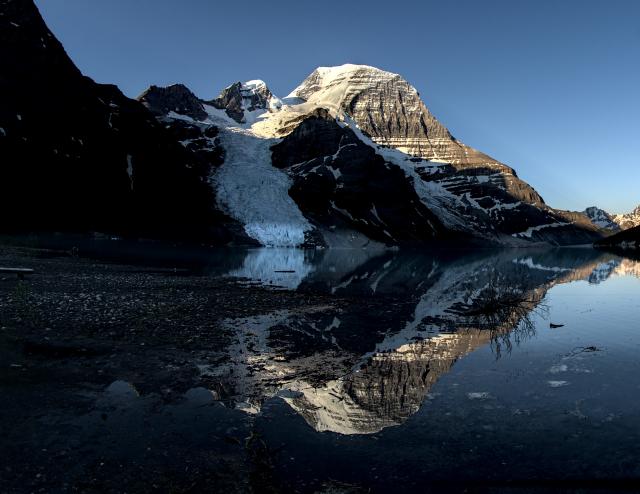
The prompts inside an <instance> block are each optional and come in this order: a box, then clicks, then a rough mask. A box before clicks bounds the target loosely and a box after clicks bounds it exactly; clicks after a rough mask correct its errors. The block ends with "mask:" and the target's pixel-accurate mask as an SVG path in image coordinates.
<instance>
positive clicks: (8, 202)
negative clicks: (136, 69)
mask: <svg viewBox="0 0 640 494" xmlns="http://www.w3.org/2000/svg"><path fill="white" fill-rule="evenodd" d="M0 13H1V14H2V15H0V41H1V43H0V53H1V54H2V56H3V60H5V64H6V67H10V69H8V70H6V71H5V74H6V75H3V76H2V77H1V78H0V163H1V164H0V177H1V179H2V180H3V183H5V184H11V187H10V188H11V191H10V193H8V194H5V195H3V196H2V197H1V198H0V201H1V202H2V205H3V206H4V207H5V211H6V210H11V211H12V212H13V214H12V215H11V217H10V218H9V219H7V220H6V221H5V223H4V229H28V230H34V229H54V230H74V231H108V232H114V233H118V234H127V235H132V236H152V237H168V238H176V239H181V240H197V241H203V242H209V243H230V242H233V243H243V244H255V245H258V244H259V245H266V246H292V247H294V246H295V247H299V246H306V247H308V246H323V247H361V246H367V245H369V246H372V245H380V246H382V245H426V244H429V245H432V244H453V245H462V246H464V245H468V246H474V245H475V246H477V245H483V246H490V245H509V246H520V245H527V244H531V243H546V244H553V245H569V244H584V243H591V242H593V241H596V240H598V239H600V238H602V237H604V236H606V235H609V234H610V233H611V232H612V231H616V230H617V228H618V229H624V228H627V227H628V226H629V225H631V224H637V223H640V210H638V209H636V211H635V212H634V213H633V214H631V215H624V217H618V216H612V215H609V214H608V213H606V212H604V211H601V210H597V208H589V209H587V211H585V212H568V211H561V210H557V209H554V208H551V207H550V206H548V205H547V204H545V202H544V200H543V199H542V197H541V196H540V195H539V194H538V193H537V192H536V191H535V190H534V189H533V188H532V187H531V186H530V185H529V184H527V183H525V182H524V181H522V180H521V179H519V178H518V176H517V174H516V172H515V171H514V170H513V168H511V167H509V166H507V165H505V164H503V163H501V162H499V161H497V160H495V159H494V158H491V157H489V156H487V155H486V154H484V153H482V152H480V151H478V150H475V149H473V148H471V147H469V146H467V145H465V144H463V143H462V142H460V141H459V140H457V139H456V138H454V137H453V136H452V135H451V133H450V132H449V131H448V130H447V128H446V127H444V126H443V125H442V124H441V123H440V122H439V121H438V120H437V119H436V118H435V117H434V116H433V115H432V114H431V112H430V111H429V110H428V108H427V107H426V106H425V104H424V103H423V101H422V100H421V98H420V96H419V94H418V92H417V91H416V89H415V88H414V87H413V86H411V85H410V84H409V83H408V82H407V81H406V80H405V79H403V78H402V77H401V76H400V75H398V74H393V73H390V72H386V71H383V70H380V69H377V68H375V67H370V66H365V65H350V64H347V65H342V66H338V67H320V68H318V69H316V70H315V71H314V72H313V73H311V74H310V75H309V76H308V77H307V78H306V79H305V80H304V81H303V82H302V83H301V84H300V85H299V86H298V87H296V89H294V90H293V91H292V92H291V94H289V95H288V96H287V97H284V98H278V97H276V96H275V95H274V94H273V93H272V92H271V91H270V89H269V88H268V86H267V84H265V83H264V82H263V81H260V80H253V81H248V82H244V83H242V82H236V83H234V84H231V85H230V86H229V87H227V88H226V89H224V90H223V91H222V92H221V93H220V95H219V96H218V97H217V98H215V99H213V100H209V101H207V100H203V99H200V98H198V97H197V96H196V95H194V94H193V93H192V92H191V91H190V90H189V89H188V88H187V87H185V86H183V85H174V86H170V87H166V88H161V87H157V86H151V87H150V88H149V89H148V90H147V91H145V92H144V93H143V94H142V95H141V96H140V97H139V98H138V101H134V100H131V99H129V98H126V97H125V96H124V95H122V93H121V92H120V91H119V90H118V89H117V88H116V87H115V86H105V85H99V84H96V83H94V82H93V81H91V80H90V79H88V78H86V77H84V76H82V74H81V73H80V72H79V71H78V69H77V68H76V67H75V66H74V65H73V63H72V62H71V60H70V59H69V58H68V56H67V55H66V53H65V52H64V49H63V48H62V46H61V45H60V43H59V42H58V41H57V40H56V39H55V38H54V37H53V35H52V34H51V32H50V31H49V30H48V29H47V27H46V25H45V24H44V22H43V21H42V19H41V17H40V14H39V12H38V10H37V8H36V7H35V5H34V4H33V2H32V0H24V1H20V2H17V1H10V0H0ZM634 222H637V223H634ZM616 226H617V228H616Z"/></svg>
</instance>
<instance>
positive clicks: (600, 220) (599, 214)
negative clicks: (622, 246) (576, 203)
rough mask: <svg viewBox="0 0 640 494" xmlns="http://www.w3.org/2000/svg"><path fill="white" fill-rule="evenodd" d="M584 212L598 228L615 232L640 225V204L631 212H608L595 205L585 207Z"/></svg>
mask: <svg viewBox="0 0 640 494" xmlns="http://www.w3.org/2000/svg"><path fill="white" fill-rule="evenodd" d="M584 213H585V214H586V215H587V216H588V217H589V219H590V220H591V222H592V223H593V224H594V225H596V226H597V227H598V228H602V229H603V230H608V231H611V232H614V233H615V232H619V231H621V230H628V229H630V228H634V227H636V226H640V206H637V207H636V208H635V209H634V210H633V211H631V212H630V213H624V214H612V213H608V212H606V211H604V210H603V209H600V208H597V207H595V206H592V207H590V208H587V209H585V211H584Z"/></svg>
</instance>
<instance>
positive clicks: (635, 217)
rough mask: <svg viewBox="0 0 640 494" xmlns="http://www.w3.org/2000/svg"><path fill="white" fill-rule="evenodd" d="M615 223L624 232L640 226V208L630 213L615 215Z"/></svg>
mask: <svg viewBox="0 0 640 494" xmlns="http://www.w3.org/2000/svg"><path fill="white" fill-rule="evenodd" d="M613 221H615V222H616V223H617V224H618V225H619V226H620V228H621V229H622V230H627V229H629V228H634V227H636V226H640V206H638V207H636V208H635V209H634V210H633V211H631V212H630V213H625V214H616V215H614V216H613Z"/></svg>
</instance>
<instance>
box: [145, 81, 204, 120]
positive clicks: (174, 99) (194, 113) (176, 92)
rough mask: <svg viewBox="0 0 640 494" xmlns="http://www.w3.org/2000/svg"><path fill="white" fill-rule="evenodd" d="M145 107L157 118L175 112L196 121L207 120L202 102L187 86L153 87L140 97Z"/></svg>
mask: <svg viewBox="0 0 640 494" xmlns="http://www.w3.org/2000/svg"><path fill="white" fill-rule="evenodd" d="M138 101H140V102H141V103H142V104H143V105H144V106H146V107H147V108H148V109H149V111H151V113H153V114H154V115H156V116H161V115H166V114H168V113H170V112H172V111H173V112H175V113H178V114H180V115H187V116H188V117H191V118H193V119H195V120H204V119H205V118H207V112H206V111H205V109H204V106H203V105H202V102H201V101H200V100H199V99H198V98H197V97H196V95H195V94H193V93H192V92H191V91H190V90H189V89H188V88H187V87H186V86H184V85H182V84H174V85H173V86H168V87H158V86H151V87H150V88H149V89H147V90H146V91H145V92H144V93H142V94H141V95H140V96H138Z"/></svg>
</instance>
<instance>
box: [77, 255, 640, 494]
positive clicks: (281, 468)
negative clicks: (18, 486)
mask: <svg viewBox="0 0 640 494" xmlns="http://www.w3.org/2000/svg"><path fill="white" fill-rule="evenodd" d="M203 272H204V273H205V274H207V275H209V276H224V277H239V278H242V280H243V281H242V283H256V284H261V285H268V286H273V287H279V288H278V289H281V290H298V291H301V292H303V293H304V292H313V293H318V292H320V293H324V294H327V295H329V296H332V297H335V299H336V300H337V301H340V302H337V303H335V304H334V303H331V302H328V303H327V305H326V306H322V307H318V306H310V307H309V308H308V309H306V308H304V307H303V308H297V309H291V310H280V311H274V312H270V313H265V314H262V315H260V316H256V317H249V318H238V319H229V320H226V321H225V322H224V325H225V326H226V328H227V329H229V330H230V331H232V332H233V334H234V335H235V337H234V338H233V343H232V344H231V346H230V347H229V348H226V349H225V350H224V354H225V358H221V355H220V353H219V352H212V353H211V355H210V356H209V357H207V356H206V355H205V356H204V357H203V356H198V358H196V359H195V361H194V362H192V363H190V365H194V366H196V368H197V371H198V373H199V375H200V376H201V378H202V380H203V382H204V383H206V385H204V386H202V387H199V388H195V389H192V390H190V391H189V392H188V393H187V394H186V395H185V397H184V400H183V401H182V402H180V403H177V404H159V402H158V400H157V399H155V398H154V396H153V393H151V394H149V395H147V396H145V395H140V394H139V393H137V392H136V391H135V389H134V388H133V387H132V386H131V385H130V384H128V383H126V382H124V381H117V382H115V383H113V384H112V385H111V386H110V387H109V388H107V389H106V390H104V392H102V393H100V394H99V396H98V397H97V398H96V400H95V405H94V410H93V411H92V412H91V413H90V414H88V415H86V416H84V417H82V418H81V420H80V422H82V424H83V425H82V427H84V428H85V429H84V430H85V432H86V430H87V429H89V430H90V429H91V428H92V427H94V426H95V424H96V423H98V422H99V416H100V414H101V413H102V410H104V409H106V408H109V409H110V410H113V409H114V408H115V409H116V410H119V412H118V413H119V415H118V414H117V416H119V417H120V419H119V420H120V422H118V423H117V424H119V425H116V426H115V427H116V430H119V431H120V433H119V434H120V436H118V437H120V439H119V440H121V441H123V444H126V442H127V440H128V439H127V433H128V432H127V431H130V430H131V429H132V428H135V425H132V424H139V423H147V422H152V423H154V424H155V426H156V429H162V428H165V430H169V431H172V432H176V431H178V432H179V433H180V437H181V441H187V443H188V442H189V441H191V442H193V445H194V446H193V447H194V448H196V447H197V448H210V449H212V450H216V449H224V448H228V447H229V446H228V445H224V444H221V443H220V442H219V441H213V440H211V441H207V437H211V438H212V437H219V436H220V435H222V434H224V433H225V431H226V433H228V434H231V435H233V434H236V435H237V436H238V437H240V438H241V439H242V438H245V439H246V438H253V437H259V438H260V444H261V446H260V447H261V453H260V454H261V455H262V456H263V459H264V461H265V462H266V463H267V464H268V468H269V472H270V473H269V476H270V477H269V478H270V479H271V480H272V481H273V485H274V486H279V488H281V489H282V488H284V489H285V490H287V491H298V492H321V491H322V492H360V491H363V492H369V491H373V492H382V491H389V490H398V489H400V490H401V491H403V492H407V491H415V492H425V491H427V492H428V491H429V489H431V491H433V492H451V491H454V490H455V489H456V488H458V487H459V488H460V489H461V490H462V489H467V488H470V489H471V492H474V491H473V489H480V488H481V487H482V488H486V489H487V492H494V491H493V490H492V489H493V488H496V489H498V488H500V489H503V490H500V491H495V492H512V491H511V490H509V489H511V488H513V489H515V491H514V492H539V491H540V492H542V491H545V492H546V491H553V492H564V489H567V490H570V489H573V488H577V487H579V488H584V489H587V491H588V492H595V490H593V489H600V490H601V491H602V492H608V491H610V490H612V489H614V488H622V487H626V486H627V483H626V482H628V481H634V480H635V479H638V478H640V378H639V376H640V263H639V262H637V261H633V260H630V259H624V258H620V257H617V256H614V255H611V254H606V253H602V252H598V251H594V250H591V249H558V250H531V251H529V250H508V251H486V252H476V253H473V254H460V253H447V254H445V253H416V252H400V251H386V252H378V253H371V252H366V251H349V250H344V251H307V252H305V251H299V250H290V249H289V250H278V249H260V250H254V251H249V252H245V253H240V252H236V253H234V254H233V255H228V253H227V254H224V255H220V256H219V257H218V258H215V259H213V260H210V261H209V262H208V263H206V267H205V268H204V269H203ZM328 300H332V299H331V297H329V298H328ZM344 301H347V302H348V301H353V303H345V302H344ZM552 325H553V326H557V327H552ZM194 416H197V417H198V420H194ZM230 431H231V432H230ZM71 434H72V435H73V432H72V433H71ZM245 439H243V440H245ZM598 482H600V483H598ZM478 486H481V487H478ZM265 489H266V488H265ZM332 489H333V490H332ZM527 489H528V490H527ZM590 489H591V490H590ZM483 492H484V491H483ZM598 492H600V491H598Z"/></svg>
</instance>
